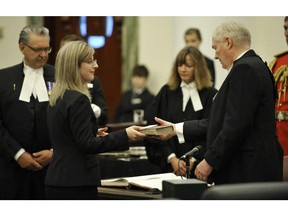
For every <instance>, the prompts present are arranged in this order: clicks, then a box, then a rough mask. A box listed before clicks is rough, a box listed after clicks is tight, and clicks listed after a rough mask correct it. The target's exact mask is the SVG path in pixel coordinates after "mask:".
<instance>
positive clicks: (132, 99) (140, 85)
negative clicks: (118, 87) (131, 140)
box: [112, 65, 154, 123]
mask: <svg viewBox="0 0 288 216" xmlns="http://www.w3.org/2000/svg"><path fill="white" fill-rule="evenodd" d="M148 76H149V71H148V69H147V68H146V67H145V66H144V65H137V66H135V67H134V69H133V73H132V77H131V84H132V88H131V89H129V90H127V91H126V92H124V93H123V95H122V97H121V99H120V102H119V104H118V106H117V107H116V110H115V115H114V117H113V120H112V122H114V123H119V122H133V121H134V120H133V115H134V110H136V109H140V110H143V111H144V119H143V120H145V119H146V111H147V109H148V106H149V105H150V104H151V102H152V101H153V100H154V95H153V94H152V93H151V92H150V91H149V90H148V88H147V86H146V85H147V80H148Z"/></svg>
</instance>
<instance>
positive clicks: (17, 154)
mask: <svg viewBox="0 0 288 216" xmlns="http://www.w3.org/2000/svg"><path fill="white" fill-rule="evenodd" d="M24 152H25V150H24V149H23V148H21V149H20V150H19V151H18V152H17V153H16V154H15V155H14V159H15V160H16V161H17V160H18V159H19V157H20V156H21V155H22V154H23V153H24Z"/></svg>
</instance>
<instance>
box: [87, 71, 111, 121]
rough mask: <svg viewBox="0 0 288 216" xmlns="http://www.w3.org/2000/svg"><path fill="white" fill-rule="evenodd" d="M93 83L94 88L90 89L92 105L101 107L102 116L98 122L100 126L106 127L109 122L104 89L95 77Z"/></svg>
mask: <svg viewBox="0 0 288 216" xmlns="http://www.w3.org/2000/svg"><path fill="white" fill-rule="evenodd" d="M91 83H92V84H93V87H92V88H89V91H90V93H91V97H92V98H91V103H94V104H96V105H97V106H99V107H100V109H101V114H100V116H99V118H98V119H97V120H98V124H99V125H101V126H104V125H106V124H107V122H108V108H107V104H106V100H105V97H104V92H103V88H102V85H101V82H100V80H99V78H98V77H97V76H95V78H94V80H93V81H92V82H91Z"/></svg>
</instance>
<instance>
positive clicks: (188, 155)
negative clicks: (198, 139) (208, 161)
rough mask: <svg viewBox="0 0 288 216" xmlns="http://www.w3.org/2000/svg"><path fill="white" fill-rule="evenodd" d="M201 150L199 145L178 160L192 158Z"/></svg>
mask: <svg viewBox="0 0 288 216" xmlns="http://www.w3.org/2000/svg"><path fill="white" fill-rule="evenodd" d="M201 148H202V146H201V145H198V146H196V147H194V148H193V149H192V150H191V151H189V152H187V153H186V154H184V155H183V156H182V157H181V158H180V159H185V158H189V157H192V156H195V155H197V154H199V152H200V150H201Z"/></svg>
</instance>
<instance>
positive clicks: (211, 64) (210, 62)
mask: <svg viewBox="0 0 288 216" xmlns="http://www.w3.org/2000/svg"><path fill="white" fill-rule="evenodd" d="M204 58H205V60H206V63H207V67H208V69H209V71H210V74H211V78H212V82H213V86H215V82H216V74H215V66H214V61H213V60H212V59H210V58H208V57H207V56H204Z"/></svg>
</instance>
